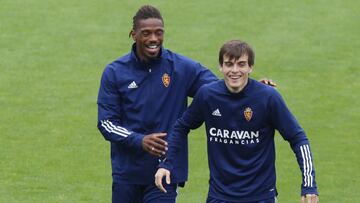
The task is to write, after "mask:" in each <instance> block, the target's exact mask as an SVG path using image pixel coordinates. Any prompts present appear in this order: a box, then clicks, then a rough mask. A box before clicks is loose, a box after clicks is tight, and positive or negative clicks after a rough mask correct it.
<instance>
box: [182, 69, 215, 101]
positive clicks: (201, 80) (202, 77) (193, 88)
mask: <svg viewBox="0 0 360 203" xmlns="http://www.w3.org/2000/svg"><path fill="white" fill-rule="evenodd" d="M193 68H194V69H193V71H194V72H193V73H191V72H190V71H189V74H191V75H189V77H188V78H189V79H190V78H191V79H190V81H191V83H190V88H189V92H188V96H190V97H194V95H195V94H196V92H197V91H198V90H199V89H200V87H201V86H202V85H204V84H209V83H211V82H214V81H217V80H218V79H217V77H216V76H215V75H214V73H212V72H211V71H210V70H209V69H207V68H206V67H204V66H202V65H201V64H200V63H195V64H194V65H193Z"/></svg>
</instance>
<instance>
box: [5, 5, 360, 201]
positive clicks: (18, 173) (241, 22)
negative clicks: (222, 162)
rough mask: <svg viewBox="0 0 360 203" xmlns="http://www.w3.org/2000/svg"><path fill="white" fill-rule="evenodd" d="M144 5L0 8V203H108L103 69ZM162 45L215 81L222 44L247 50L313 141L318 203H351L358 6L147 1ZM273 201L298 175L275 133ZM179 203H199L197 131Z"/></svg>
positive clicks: (294, 195) (359, 62)
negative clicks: (159, 21) (158, 20)
mask: <svg viewBox="0 0 360 203" xmlns="http://www.w3.org/2000/svg"><path fill="white" fill-rule="evenodd" d="M145 3H149V2H148V1H138V2H136V3H132V1H126V2H120V1H115V0H113V1H110V0H106V1H95V0H89V1H84V0H83V1H55V0H49V1H43V0H42V1H41V0H39V1H34V0H29V1H19V0H12V1H10V0H3V1H1V7H0V19H1V20H0V56H1V57H0V69H1V72H0V105H1V108H0V115H1V116H0V123H1V124H0V132H1V133H0V140H1V141H0V157H1V158H0V202H110V198H111V168H110V155H109V144H108V143H107V142H105V141H104V140H103V138H102V136H101V135H100V134H99V132H98V131H97V129H96V117H97V109H96V108H97V107H96V97H97V91H98V86H99V80H100V76H101V73H102V70H103V68H104V66H105V65H106V64H107V63H109V62H111V61H112V60H114V59H115V58H117V57H118V56H120V55H123V54H125V53H127V52H128V51H129V49H130V46H131V44H132V40H131V39H129V38H128V34H129V31H130V28H131V26H132V24H131V23H132V22H131V20H132V16H133V14H134V13H135V12H136V10H137V8H138V7H139V6H140V5H142V4H145ZM151 3H152V4H153V5H155V6H157V7H159V8H160V10H161V11H162V14H163V17H164V20H165V28H166V35H165V46H166V47H167V48H169V49H171V50H173V51H176V52H178V53H181V54H184V55H186V56H189V57H191V58H193V59H196V60H198V61H200V62H202V63H203V64H204V65H206V66H207V67H209V68H211V69H212V70H213V71H214V72H215V73H216V74H218V75H219V72H218V70H217V57H218V56H217V54H218V50H219V47H220V46H221V45H222V43H223V42H224V41H226V40H229V39H234V38H239V39H243V40H245V41H247V42H249V43H250V44H251V45H252V46H253V47H254V49H255V51H256V62H255V70H254V72H253V74H252V76H253V77H254V78H262V77H264V76H266V77H269V78H272V79H273V80H275V81H276V82H277V83H278V85H279V87H278V90H279V91H280V92H281V93H282V95H283V97H284V98H285V100H286V102H287V104H288V106H289V107H290V109H291V110H292V112H293V113H294V114H295V116H296V117H297V118H298V120H299V122H300V124H301V125H302V126H303V128H304V129H305V130H306V132H307V134H308V137H309V138H310V140H311V144H312V150H313V154H314V160H315V167H316V170H317V182H318V187H319V192H320V199H321V201H322V202H328V203H329V202H354V201H355V200H359V199H360V193H359V188H360V182H359V180H360V175H359V173H358V170H359V168H360V162H359V156H358V153H359V147H358V146H359V144H360V139H359V137H358V135H359V133H360V128H359V122H360V116H359V115H360V107H359V105H358V104H359V100H360V95H359V89H360V81H359V77H360V70H359V68H360V67H359V66H360V59H359V57H358V56H359V55H360V41H359V39H358V36H359V35H360V27H359V26H358V19H360V14H359V13H360V12H359V7H360V3H359V1H356V0H352V1H351V0H349V1H340V0H338V1H335V0H330V1H324V0H321V1H292V0H291V1H285V0H276V1H260V0H256V1H226V2H223V3H219V1H196V2H193V1H181V2H175V1H152V2H151ZM276 146H277V162H276V165H277V175H278V180H277V187H278V190H279V193H280V195H279V202H297V201H298V200H299V191H300V181H301V180H300V171H299V169H298V166H297V164H296V160H295V157H294V155H293V154H292V151H291V150H290V147H289V145H288V144H287V143H286V142H284V141H283V140H282V138H281V137H280V136H279V135H277V136H276ZM189 175H190V177H189V181H188V183H187V186H186V187H185V188H184V189H181V190H180V194H179V197H178V202H179V203H185V202H204V201H205V198H206V193H207V188H208V183H207V181H208V171H207V161H206V148H205V136H204V131H203V129H202V128H201V129H199V130H196V131H193V132H192V133H191V134H190V174H189Z"/></svg>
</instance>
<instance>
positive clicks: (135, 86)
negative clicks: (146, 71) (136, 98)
mask: <svg viewBox="0 0 360 203" xmlns="http://www.w3.org/2000/svg"><path fill="white" fill-rule="evenodd" d="M128 88H129V89H134V88H138V86H137V85H136V83H135V81H132V83H130V85H129V86H128Z"/></svg>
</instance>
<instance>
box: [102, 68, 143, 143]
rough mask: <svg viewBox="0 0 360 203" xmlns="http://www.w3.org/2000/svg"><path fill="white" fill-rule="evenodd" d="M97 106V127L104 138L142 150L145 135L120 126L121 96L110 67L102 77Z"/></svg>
mask: <svg viewBox="0 0 360 203" xmlns="http://www.w3.org/2000/svg"><path fill="white" fill-rule="evenodd" d="M97 104H98V123H97V127H98V129H99V131H100V132H101V134H102V135H103V136H104V138H105V139H106V140H108V141H110V142H114V143H117V144H121V145H123V146H124V147H128V148H130V149H133V150H142V139H143V137H144V136H145V135H144V134H140V133H136V132H133V131H131V130H130V129H127V128H125V127H124V126H122V119H121V118H122V107H121V95H120V92H119V91H118V89H117V86H116V82H115V76H114V73H113V70H112V69H111V67H110V66H108V67H107V68H106V69H105V70H104V73H103V75H102V78H101V83H100V89H99V94H98V101H97Z"/></svg>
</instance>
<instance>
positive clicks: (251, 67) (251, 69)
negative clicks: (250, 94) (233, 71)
mask: <svg viewBox="0 0 360 203" xmlns="http://www.w3.org/2000/svg"><path fill="white" fill-rule="evenodd" d="M249 68H250V71H249V73H251V72H252V71H253V69H254V65H252V66H249Z"/></svg>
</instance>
